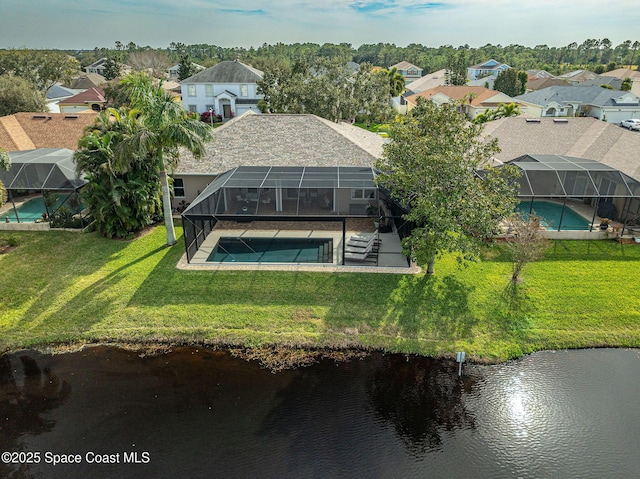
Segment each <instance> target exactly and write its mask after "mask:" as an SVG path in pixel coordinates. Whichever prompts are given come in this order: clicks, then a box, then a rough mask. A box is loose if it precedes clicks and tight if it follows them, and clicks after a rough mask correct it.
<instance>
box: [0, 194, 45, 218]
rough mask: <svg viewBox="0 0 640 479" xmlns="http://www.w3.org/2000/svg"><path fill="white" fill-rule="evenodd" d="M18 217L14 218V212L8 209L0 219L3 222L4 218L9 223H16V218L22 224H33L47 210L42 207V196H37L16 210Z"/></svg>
mask: <svg viewBox="0 0 640 479" xmlns="http://www.w3.org/2000/svg"><path fill="white" fill-rule="evenodd" d="M17 210H18V217H17V218H16V212H15V211H14V210H13V208H10V209H9V210H8V211H5V212H4V213H2V214H1V215H0V219H1V220H2V221H5V219H6V218H9V219H10V220H11V221H18V218H19V219H20V221H21V222H23V223H29V222H34V221H35V220H37V219H41V218H42V213H46V212H47V209H46V208H45V206H44V199H43V198H42V196H38V197H35V198H32V199H30V200H27V201H25V202H24V203H22V204H21V205H20V206H18V208H17Z"/></svg>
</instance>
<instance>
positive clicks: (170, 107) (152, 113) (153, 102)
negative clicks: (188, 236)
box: [114, 72, 212, 245]
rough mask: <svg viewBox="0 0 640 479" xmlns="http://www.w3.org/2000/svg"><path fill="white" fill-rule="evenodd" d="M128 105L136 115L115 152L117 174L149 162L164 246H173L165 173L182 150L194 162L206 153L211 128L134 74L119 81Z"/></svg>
mask: <svg viewBox="0 0 640 479" xmlns="http://www.w3.org/2000/svg"><path fill="white" fill-rule="evenodd" d="M121 82H122V85H123V86H124V87H125V89H126V90H127V92H128V98H129V104H130V106H131V107H132V108H134V109H136V110H138V111H139V115H138V117H137V119H136V129H135V131H133V133H132V134H130V135H126V136H125V138H123V140H122V142H120V144H119V145H118V147H117V148H116V150H115V152H114V153H115V157H114V164H115V168H116V170H117V171H119V172H123V173H124V172H127V171H128V170H129V169H130V165H131V161H135V160H136V159H137V158H149V159H150V164H151V165H152V166H153V168H154V169H155V171H156V172H157V173H158V176H159V178H160V184H161V187H162V206H163V211H164V219H165V224H166V227H167V244H168V245H173V244H175V242H176V234H175V229H174V226H173V218H172V214H171V190H170V187H169V180H168V174H167V170H172V169H173V168H174V167H175V166H176V165H177V163H178V160H179V150H180V148H184V149H186V150H188V151H190V152H191V153H192V154H193V155H194V156H195V157H196V158H199V157H202V156H203V155H204V153H205V142H207V141H209V140H211V139H212V136H211V127H210V126H209V125H207V124H206V123H203V122H201V121H200V120H199V119H194V118H191V117H189V115H188V114H187V111H186V110H185V109H184V108H183V107H182V105H181V104H180V103H179V102H176V101H175V99H174V98H173V97H172V96H171V95H170V94H169V93H167V92H165V91H164V90H163V89H162V88H161V87H160V86H159V85H158V83H156V82H154V81H153V79H152V78H150V77H149V76H148V75H146V74H144V73H140V72H138V73H133V74H130V75H127V76H126V77H124V78H123V79H122V80H121Z"/></svg>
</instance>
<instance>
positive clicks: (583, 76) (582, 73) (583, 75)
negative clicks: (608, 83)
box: [558, 70, 598, 82]
mask: <svg viewBox="0 0 640 479" xmlns="http://www.w3.org/2000/svg"><path fill="white" fill-rule="evenodd" d="M597 77H598V74H597V73H594V72H591V71H589V70H574V71H572V72H569V73H564V74H563V75H560V76H558V78H564V79H565V80H569V81H574V82H583V81H586V80H593V79H594V78H597Z"/></svg>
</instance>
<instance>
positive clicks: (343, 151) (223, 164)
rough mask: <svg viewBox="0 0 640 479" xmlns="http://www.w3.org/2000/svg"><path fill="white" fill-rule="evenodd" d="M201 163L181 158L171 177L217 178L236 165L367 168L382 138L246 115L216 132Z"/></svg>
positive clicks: (315, 120) (318, 122) (323, 123)
mask: <svg viewBox="0 0 640 479" xmlns="http://www.w3.org/2000/svg"><path fill="white" fill-rule="evenodd" d="M214 137H215V139H214V141H212V142H210V143H209V144H208V145H207V152H206V154H205V157H204V158H205V159H204V160H196V159H194V158H193V156H192V155H191V154H189V153H186V154H184V155H183V156H182V157H181V159H180V164H179V165H178V167H177V169H176V173H177V174H219V173H222V172H224V171H227V170H230V169H232V168H235V167H236V166H373V163H374V162H375V160H376V159H377V158H378V157H380V155H381V154H382V145H383V144H384V139H383V138H381V137H380V136H379V135H377V134H375V133H372V132H370V131H367V130H363V129H362V128H358V127H356V126H353V125H350V124H346V123H340V124H338V123H333V122H331V121H328V120H325V119H323V118H320V117H317V116H315V115H307V114H301V115H294V114H268V115H259V114H256V113H254V112H247V113H245V114H243V115H241V116H239V117H237V118H235V119H233V120H231V121H229V122H227V123H225V124H224V125H222V126H221V127H220V128H217V129H216V130H215V131H214Z"/></svg>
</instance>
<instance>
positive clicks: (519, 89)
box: [493, 68, 526, 97]
mask: <svg viewBox="0 0 640 479" xmlns="http://www.w3.org/2000/svg"><path fill="white" fill-rule="evenodd" d="M524 87H526V83H525V85H524ZM493 89H494V90H497V91H501V92H502V93H504V94H505V95H509V96H511V97H514V96H518V95H522V93H523V92H524V90H523V85H522V79H521V78H520V75H518V71H517V70H516V69H515V68H508V69H507V70H502V71H501V72H500V73H498V76H497V77H496V79H495V81H494V83H493Z"/></svg>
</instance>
